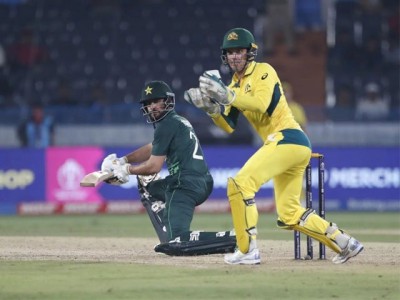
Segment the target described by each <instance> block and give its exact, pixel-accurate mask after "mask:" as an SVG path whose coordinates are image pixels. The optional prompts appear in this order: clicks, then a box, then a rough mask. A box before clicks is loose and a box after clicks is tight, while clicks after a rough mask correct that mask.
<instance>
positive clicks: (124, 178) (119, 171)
mask: <svg viewBox="0 0 400 300" xmlns="http://www.w3.org/2000/svg"><path fill="white" fill-rule="evenodd" d="M129 167H130V164H123V165H120V164H118V165H117V166H116V167H115V168H114V170H113V174H114V176H115V177H116V178H118V181H119V182H121V184H123V183H127V182H128V181H129V178H130V177H129V175H131V173H130V172H129Z"/></svg>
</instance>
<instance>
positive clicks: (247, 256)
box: [224, 248, 261, 265]
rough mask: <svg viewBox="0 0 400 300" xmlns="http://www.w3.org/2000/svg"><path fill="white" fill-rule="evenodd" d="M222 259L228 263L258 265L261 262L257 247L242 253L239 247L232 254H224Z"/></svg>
mask: <svg viewBox="0 0 400 300" xmlns="http://www.w3.org/2000/svg"><path fill="white" fill-rule="evenodd" d="M224 260H225V262H226V263H227V264H230V265H259V264H260V263H261V259H260V251H259V250H258V248H253V250H251V251H249V252H247V253H242V252H240V250H239V249H236V251H235V252H234V253H232V254H226V255H225V257H224Z"/></svg>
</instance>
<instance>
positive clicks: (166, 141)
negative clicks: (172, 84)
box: [152, 111, 208, 175]
mask: <svg viewBox="0 0 400 300" xmlns="http://www.w3.org/2000/svg"><path fill="white" fill-rule="evenodd" d="M152 155H155V156H160V155H166V157H167V160H166V163H167V167H168V171H169V173H170V175H175V174H178V173H180V174H181V175H183V174H191V175H196V174H198V175H205V174H208V167H207V164H206V162H205V159H204V155H203V150H202V149H201V146H200V143H199V140H198V139H197V136H196V134H195V132H194V129H193V127H192V124H190V122H189V121H188V120H187V119H185V118H184V117H182V116H180V115H178V114H177V113H176V112H175V111H171V112H170V113H168V114H167V115H166V116H165V117H164V118H163V119H162V120H161V121H159V122H157V123H155V131H154V140H153V150H152Z"/></svg>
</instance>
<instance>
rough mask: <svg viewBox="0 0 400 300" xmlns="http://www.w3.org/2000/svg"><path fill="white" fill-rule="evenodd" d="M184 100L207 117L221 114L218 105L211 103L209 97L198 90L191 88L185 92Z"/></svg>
mask: <svg viewBox="0 0 400 300" xmlns="http://www.w3.org/2000/svg"><path fill="white" fill-rule="evenodd" d="M184 98H185V100H186V101H187V102H189V103H190V104H193V105H194V106H196V107H197V108H200V109H201V110H203V111H205V112H206V113H207V114H208V115H209V116H212V115H216V114H220V113H221V107H220V105H219V104H218V103H215V102H213V101H212V100H211V99H210V97H208V96H206V95H203V94H202V93H201V91H200V89H199V88H191V89H189V90H187V91H185V94H184Z"/></svg>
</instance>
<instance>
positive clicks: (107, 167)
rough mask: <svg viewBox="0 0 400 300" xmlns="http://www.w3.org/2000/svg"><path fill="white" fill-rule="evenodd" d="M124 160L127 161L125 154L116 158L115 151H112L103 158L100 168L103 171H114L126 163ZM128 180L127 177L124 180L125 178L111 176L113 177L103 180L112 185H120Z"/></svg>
mask: <svg viewBox="0 0 400 300" xmlns="http://www.w3.org/2000/svg"><path fill="white" fill-rule="evenodd" d="M126 162H127V160H126V157H125V156H124V157H121V158H118V157H117V155H116V154H115V153H112V154H110V155H108V156H107V157H106V158H104V160H103V162H102V164H101V170H102V171H104V172H109V173H110V172H114V170H115V169H116V168H117V167H119V166H121V165H124V164H126ZM128 181H129V178H128V180H126V178H124V180H119V178H118V177H116V176H113V177H111V178H109V179H107V180H106V181H105V182H106V183H108V184H112V185H121V184H124V183H126V182H128Z"/></svg>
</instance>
